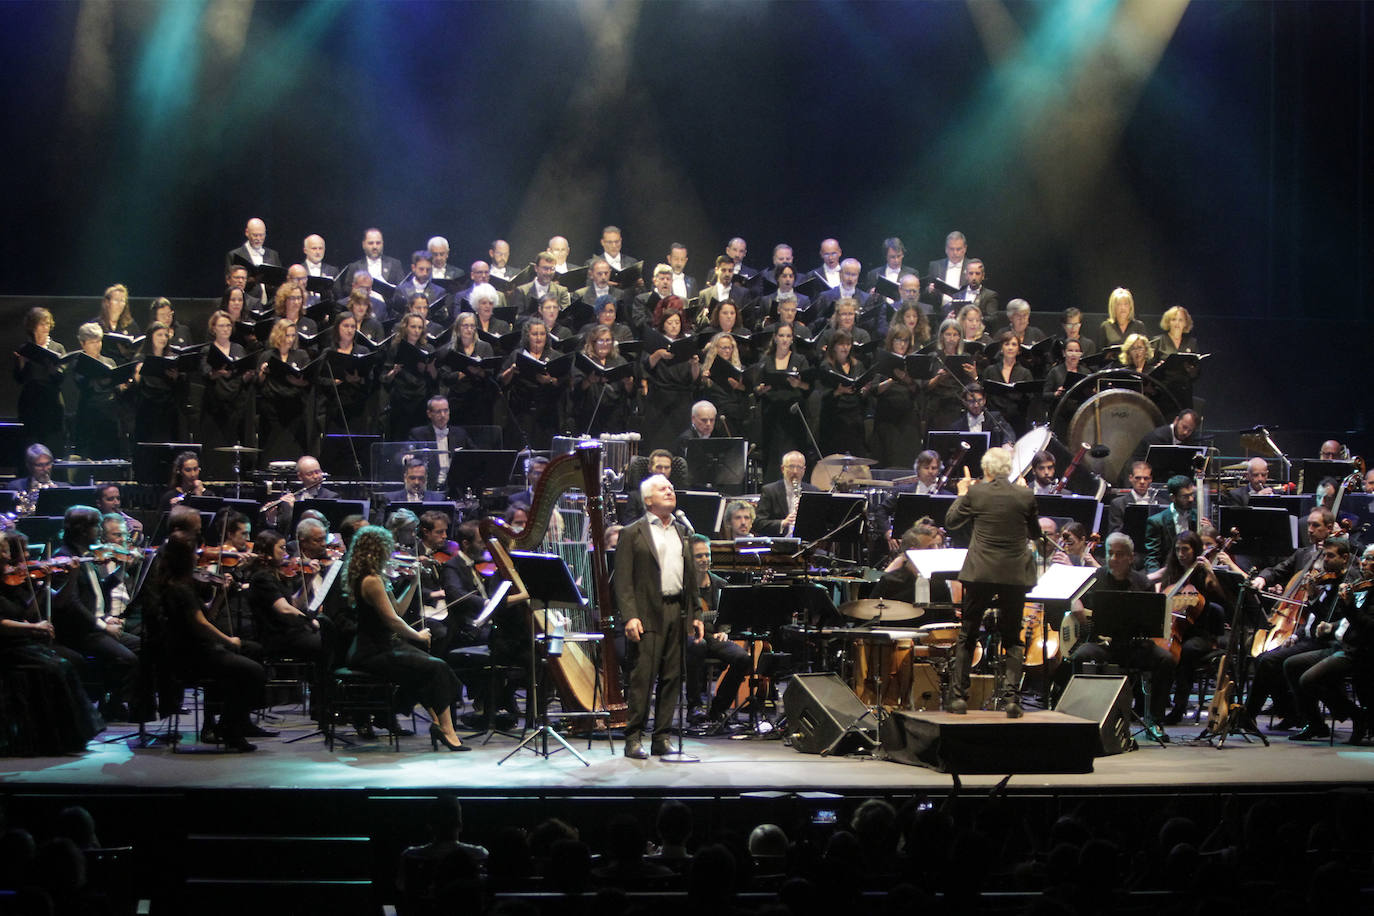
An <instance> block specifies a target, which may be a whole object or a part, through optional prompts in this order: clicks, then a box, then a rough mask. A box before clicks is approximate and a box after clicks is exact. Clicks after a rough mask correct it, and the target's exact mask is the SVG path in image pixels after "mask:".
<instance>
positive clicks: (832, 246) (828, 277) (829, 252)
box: [802, 239, 844, 289]
mask: <svg viewBox="0 0 1374 916" xmlns="http://www.w3.org/2000/svg"><path fill="white" fill-rule="evenodd" d="M843 256H844V251H843V250H842V249H841V248H840V241H839V239H826V240H825V241H823V242H821V266H820V267H817V268H816V269H815V270H813V271H811V273H809V274H807V275H806V276H805V277H803V278H802V281H803V282H805V281H806V280H808V279H810V278H811V277H816V278H817V279H819V280H820V281H821V282H822V283H824V284H825V285H826V287H827V288H829V289H834V288H835V287H837V286H839V285H840V258H841V257H843Z"/></svg>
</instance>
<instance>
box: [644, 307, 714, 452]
mask: <svg viewBox="0 0 1374 916" xmlns="http://www.w3.org/2000/svg"><path fill="white" fill-rule="evenodd" d="M683 305H684V303H683V301H682V299H681V298H679V297H677V296H669V297H668V298H667V299H664V300H663V301H662V302H660V303H659V304H658V306H657V307H656V308H655V309H654V320H653V324H654V330H656V331H658V333H660V334H662V335H663V336H664V337H665V338H667V339H668V340H669V341H676V340H678V339H679V338H681V337H683V336H685V335H686V333H687V332H686V331H685V330H684V328H683V320H684V319H683V315H682V308H683ZM644 349H645V353H644V355H643V357H642V358H641V360H640V368H641V369H642V371H643V373H644V379H643V386H644V387H643V395H644V411H643V416H644V423H643V426H644V439H645V442H644V446H643V447H644V448H645V449H648V450H650V451H652V450H653V449H656V448H672V446H673V443H674V441H676V439H677V436H678V433H680V432H682V431H683V430H684V429H686V428H687V424H688V422H690V419H691V413H692V398H693V396H694V395H695V393H696V384H697V378H698V377H699V376H700V375H701V357H700V356H697V355H695V354H693V356H692V357H691V358H690V359H685V360H678V361H674V360H673V357H672V354H671V353H670V352H669V351H668V350H667V349H666V348H663V347H659V348H658V349H655V350H652V351H651V350H649V348H648V347H647V346H646V347H645V348H644Z"/></svg>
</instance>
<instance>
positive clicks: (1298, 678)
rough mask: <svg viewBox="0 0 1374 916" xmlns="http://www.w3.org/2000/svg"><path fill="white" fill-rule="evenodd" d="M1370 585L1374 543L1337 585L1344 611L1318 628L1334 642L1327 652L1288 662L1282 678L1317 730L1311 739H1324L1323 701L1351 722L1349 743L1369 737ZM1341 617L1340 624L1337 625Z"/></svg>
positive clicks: (1373, 628)
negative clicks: (1350, 686)
mask: <svg viewBox="0 0 1374 916" xmlns="http://www.w3.org/2000/svg"><path fill="white" fill-rule="evenodd" d="M1334 540H1337V541H1339V540H1342V539H1334ZM1337 553H1338V554H1339V549H1338V551H1337ZM1352 580H1353V581H1352ZM1371 582H1374V545H1371V546H1369V547H1366V548H1365V549H1364V551H1363V552H1362V553H1361V554H1360V562H1359V569H1358V573H1357V574H1355V575H1354V576H1347V577H1346V581H1344V582H1342V583H1341V584H1340V585H1339V586H1338V587H1337V595H1338V600H1339V601H1340V604H1341V607H1340V609H1339V610H1338V611H1337V612H1335V613H1333V615H1332V618H1333V620H1332V621H1331V622H1328V623H1324V624H1320V625H1319V627H1318V629H1319V630H1320V629H1322V628H1324V627H1325V628H1330V629H1331V635H1332V636H1334V637H1335V642H1334V643H1333V644H1332V645H1330V646H1328V647H1326V648H1325V649H1318V650H1314V651H1313V652H1310V653H1304V654H1302V655H1295V656H1293V657H1292V658H1290V659H1288V661H1286V662H1284V665H1283V674H1284V677H1285V678H1286V679H1287V680H1288V684H1289V687H1290V689H1291V690H1292V691H1293V695H1294V696H1295V697H1296V698H1297V707H1298V711H1299V714H1300V715H1301V716H1302V719H1303V721H1304V722H1305V723H1307V724H1308V725H1309V726H1311V727H1313V728H1314V732H1315V733H1314V734H1312V735H1311V737H1312V738H1320V737H1321V727H1324V723H1323V722H1322V717H1321V712H1320V710H1319V709H1318V707H1317V704H1318V702H1321V703H1325V704H1326V706H1327V708H1328V709H1330V710H1331V711H1332V713H1333V714H1334V715H1335V717H1336V718H1337V719H1349V720H1350V723H1351V725H1350V737H1349V738H1348V739H1347V740H1346V744H1363V743H1364V740H1365V737H1366V736H1367V735H1368V734H1369V708H1370V702H1371V699H1372V698H1374V694H1371V691H1370V688H1371V686H1374V685H1371V682H1370V675H1371V673H1374V670H1372V669H1374V666H1371V659H1370V646H1371V641H1372V640H1374V601H1371V600H1370V595H1371V590H1370V589H1369V584H1370V583H1371ZM1338 618H1339V622H1335V621H1336V620H1337V619H1338ZM1347 675H1354V683H1355V696H1356V697H1357V698H1358V700H1359V704H1358V705H1356V704H1354V703H1352V702H1350V698H1349V697H1347V696H1346V693H1345V677H1346V676H1347ZM1294 737H1295V738H1296V737H1297V736H1296V735H1295V736H1294Z"/></svg>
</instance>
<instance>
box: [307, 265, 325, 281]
mask: <svg viewBox="0 0 1374 916" xmlns="http://www.w3.org/2000/svg"><path fill="white" fill-rule="evenodd" d="M305 272H306V273H307V274H309V275H310V276H312V277H323V276H324V262H323V261H321V262H320V263H318V264H316V263H314V262H313V261H306V262H305Z"/></svg>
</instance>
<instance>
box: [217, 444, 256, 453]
mask: <svg viewBox="0 0 1374 916" xmlns="http://www.w3.org/2000/svg"><path fill="white" fill-rule="evenodd" d="M215 451H217V452H229V453H231V454H232V453H238V454H240V455H256V454H258V453H259V452H261V451H262V449H260V448H252V447H251V446H247V445H221V446H219V447H218V448H216V449H215Z"/></svg>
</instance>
